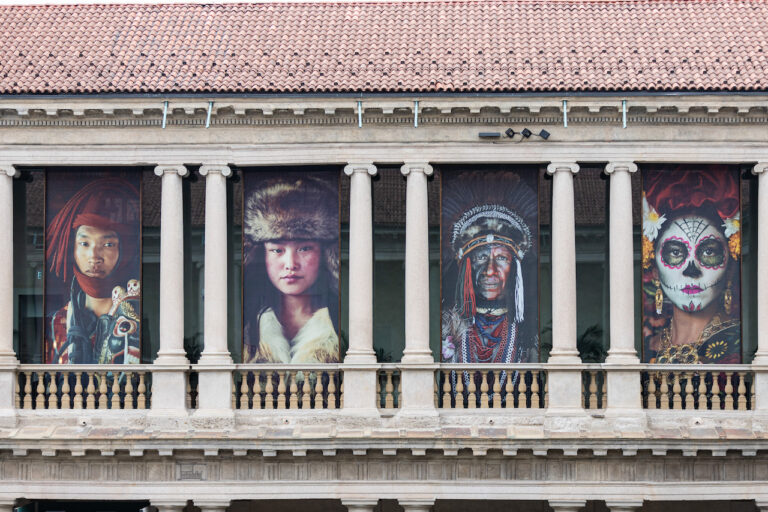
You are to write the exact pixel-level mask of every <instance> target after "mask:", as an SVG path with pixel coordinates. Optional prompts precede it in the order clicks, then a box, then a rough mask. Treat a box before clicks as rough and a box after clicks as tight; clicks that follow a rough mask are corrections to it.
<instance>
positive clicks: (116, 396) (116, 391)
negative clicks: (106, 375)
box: [111, 372, 120, 409]
mask: <svg viewBox="0 0 768 512" xmlns="http://www.w3.org/2000/svg"><path fill="white" fill-rule="evenodd" d="M111 408H112V409H119V408H120V374H119V373H117V372H114V373H112V407H111Z"/></svg>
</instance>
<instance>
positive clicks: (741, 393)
mask: <svg viewBox="0 0 768 512" xmlns="http://www.w3.org/2000/svg"><path fill="white" fill-rule="evenodd" d="M737 375H738V377H739V388H738V390H737V393H738V395H737V396H738V397H739V398H738V409H739V410H740V411H746V410H747V385H746V383H745V382H744V377H745V376H746V373H737Z"/></svg>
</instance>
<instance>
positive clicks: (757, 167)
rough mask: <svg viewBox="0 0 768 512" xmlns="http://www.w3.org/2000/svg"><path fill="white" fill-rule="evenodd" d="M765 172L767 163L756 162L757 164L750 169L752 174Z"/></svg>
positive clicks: (767, 168) (767, 166)
mask: <svg viewBox="0 0 768 512" xmlns="http://www.w3.org/2000/svg"><path fill="white" fill-rule="evenodd" d="M765 171H768V161H765V162H757V164H755V166H754V167H753V168H752V174H762V173H764V172H765Z"/></svg>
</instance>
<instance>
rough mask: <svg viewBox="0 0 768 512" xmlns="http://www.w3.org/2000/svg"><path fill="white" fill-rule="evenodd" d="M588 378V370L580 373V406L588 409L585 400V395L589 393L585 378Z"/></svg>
mask: <svg viewBox="0 0 768 512" xmlns="http://www.w3.org/2000/svg"><path fill="white" fill-rule="evenodd" d="M588 378H589V372H582V374H581V408H582V409H588V408H589V402H588V401H587V395H588V394H589V384H588V383H587V382H586V380H587V379H588Z"/></svg>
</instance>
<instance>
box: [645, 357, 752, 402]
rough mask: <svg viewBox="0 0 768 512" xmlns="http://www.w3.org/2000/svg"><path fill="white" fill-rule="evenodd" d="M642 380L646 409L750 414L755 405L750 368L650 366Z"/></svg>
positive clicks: (741, 366) (737, 366)
mask: <svg viewBox="0 0 768 512" xmlns="http://www.w3.org/2000/svg"><path fill="white" fill-rule="evenodd" d="M641 378H642V386H643V388H642V389H643V407H645V408H646V409H674V410H681V409H686V410H692V409H696V410H710V411H719V410H726V411H734V410H737V411H748V410H752V409H753V407H754V404H755V374H754V372H753V371H752V370H751V367H750V366H749V365H727V366H725V365H723V366H720V365H718V366H717V367H702V366H701V365H647V367H646V370H645V371H643V372H642V375H641Z"/></svg>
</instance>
